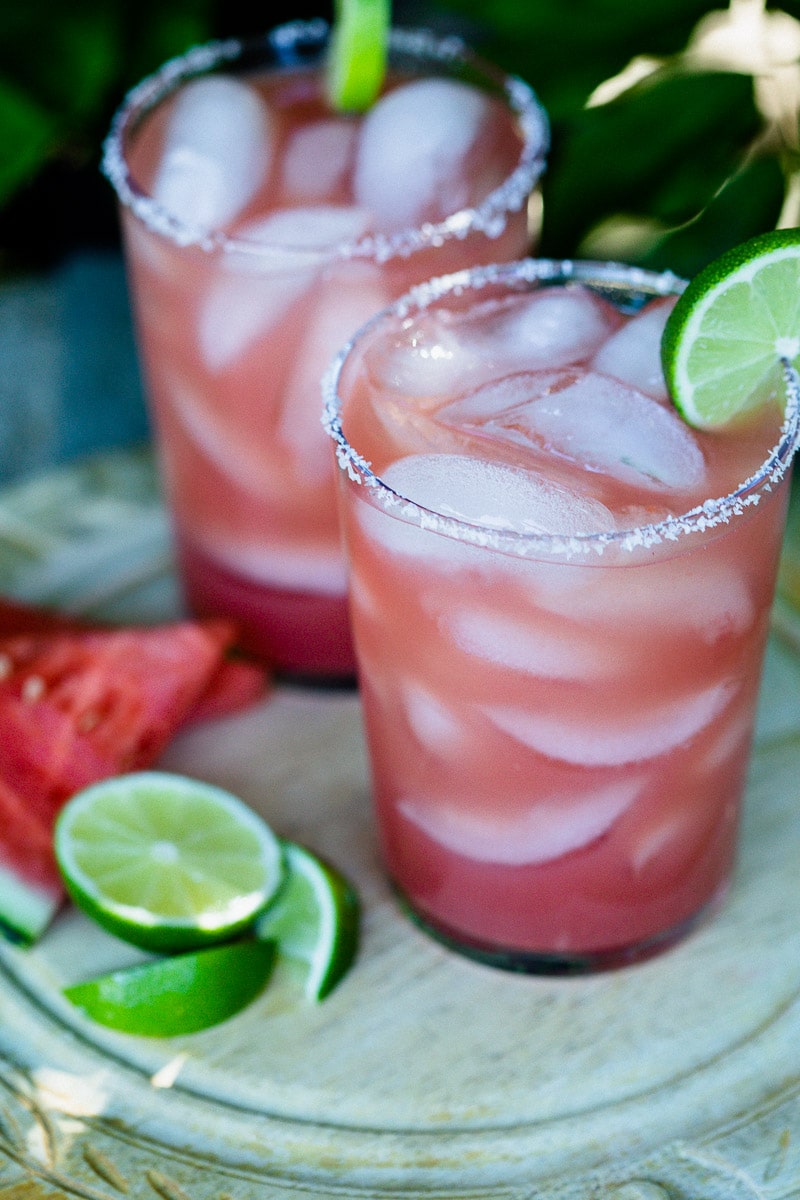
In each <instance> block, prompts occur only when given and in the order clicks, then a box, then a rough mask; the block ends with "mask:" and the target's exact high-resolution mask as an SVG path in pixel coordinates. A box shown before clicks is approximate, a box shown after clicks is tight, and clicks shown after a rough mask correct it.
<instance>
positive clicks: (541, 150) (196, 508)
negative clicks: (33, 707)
mask: <svg viewBox="0 0 800 1200" xmlns="http://www.w3.org/2000/svg"><path fill="white" fill-rule="evenodd" d="M328 41H329V28H328V25H327V24H326V23H325V22H323V21H310V22H303V21H298V22H293V23H291V24H288V25H285V26H281V27H279V28H277V29H275V30H274V31H272V32H271V33H270V34H268V35H267V36H265V37H264V38H262V39H258V40H255V41H247V42H240V41H237V40H229V41H224V42H219V43H214V44H212V45H208V46H203V47H199V48H195V49H193V50H191V51H190V52H189V53H187V54H186V55H185V56H183V57H182V58H179V59H177V60H175V61H172V62H169V63H167V64H166V65H165V66H164V67H163V68H162V69H161V70H159V71H158V72H157V73H156V74H155V75H154V76H152V77H151V78H148V79H146V80H145V81H144V82H143V83H141V84H140V85H139V86H138V87H136V88H135V89H134V90H133V91H132V92H131V94H130V95H129V96H128V97H127V99H126V100H125V102H124V103H123V105H122V107H121V109H120V111H119V112H118V114H117V115H116V117H115V119H114V122H113V126H112V129H111V132H110V134H109V137H108V139H107V142H106V148H105V156H104V169H105V172H106V174H107V176H108V177H109V179H110V180H111V182H112V183H113V185H114V187H115V189H116V191H117V194H118V198H119V201H120V206H121V219H122V227H123V233H124V242H125V247H126V256H127V265H128V272H129V280H130V288H131V294H132V301H133V306H134V311H135V319H136V328H137V337H138V343H139V348H140V354H141V360H142V364H143V373H144V378H145V384H146V391H147V393H148V397H149V401H150V407H151V412H152V415H153V418H154V426H155V433H156V439H157V444H158V449H159V455H160V460H161V464H162V470H163V479H164V483H165V491H166V496H167V500H168V504H169V508H170V511H171V513H172V516H173V523H174V533H175V544H176V549H177V557H178V562H179V567H180V574H181V577H182V581H183V585H184V590H185V594H186V597H187V600H188V604H189V607H190V608H191V609H192V610H193V611H194V612H195V613H196V614H199V615H224V616H229V617H234V618H236V620H237V622H238V624H239V627H240V630H241V633H242V640H243V643H244V645H245V646H246V647H248V648H250V649H251V650H254V651H256V652H257V653H259V654H262V655H264V656H266V657H267V659H268V660H270V661H271V662H272V663H273V664H274V666H275V667H276V669H277V670H278V671H279V672H280V673H281V674H283V675H286V676H294V677H295V678H298V679H309V680H314V681H317V682H326V681H327V682H337V681H342V680H347V679H348V678H350V679H351V678H352V675H353V671H354V661H353V652H352V645H351V640H350V632H349V627H348V622H347V606H346V579H345V566H344V561H343V557H342V551H341V543H340V534H339V528H338V524H337V518H336V500H335V483H334V474H335V473H334V467H333V456H332V454H331V449H330V444H329V442H328V439H327V438H326V437H325V434H324V432H323V430H322V427H321V422H320V412H321V400H320V390H319V384H320V376H321V374H322V372H323V370H324V368H325V366H326V365H327V364H328V362H329V361H330V359H331V358H332V356H333V354H334V353H335V352H336V350H338V348H339V347H340V346H341V345H342V343H343V342H344V341H345V340H346V339H347V338H348V337H349V336H350V335H351V334H352V333H353V332H354V330H355V329H356V328H358V326H359V325H361V324H362V323H363V322H364V321H365V320H366V319H367V317H368V316H370V315H371V314H372V313H374V312H376V311H378V310H379V309H381V308H382V307H384V306H385V305H386V304H387V303H389V301H390V300H391V299H393V298H395V297H397V296H399V295H400V294H402V293H403V292H404V291H405V290H407V289H408V288H409V287H410V286H411V285H412V284H413V283H415V282H420V281H421V280H423V279H425V278H427V277H428V276H429V275H431V274H434V273H438V272H443V271H452V270H454V269H457V268H459V267H462V266H466V265H468V264H471V263H477V262H487V261H489V260H491V259H496V258H499V259H512V258H515V257H518V256H519V254H521V253H524V252H525V251H526V249H527V246H528V243H529V239H530V236H531V214H533V215H534V216H535V214H536V212H537V211H538V210H537V208H536V203H535V199H534V200H532V197H534V198H535V195H536V187H537V182H538V180H539V177H540V175H541V172H542V170H543V166H544V154H545V150H546V146H547V140H548V127H547V120H546V116H545V114H544V112H543V110H542V109H541V107H540V105H539V103H538V101H537V99H536V97H535V95H534V93H533V92H532V91H531V89H530V88H529V87H528V86H527V85H526V84H524V83H523V82H522V81H520V80H519V79H516V78H511V77H508V76H506V75H505V74H503V73H502V72H501V71H499V70H497V69H496V68H494V67H493V66H491V65H490V64H488V63H485V62H483V61H482V60H480V59H479V58H477V57H476V56H475V55H474V54H472V53H471V51H470V50H469V49H467V47H465V46H464V45H463V43H462V42H461V41H459V40H458V39H456V38H436V37H434V36H432V35H431V34H429V33H426V32H422V31H409V30H399V29H396V30H394V31H393V32H392V33H391V35H390V49H389V69H388V76H387V79H388V84H387V87H388V90H389V91H390V92H392V97H396V96H397V95H398V94H399V90H400V89H399V88H398V85H399V84H403V83H405V84H408V83H410V82H414V84H415V85H416V91H415V93H414V96H415V99H414V105H415V106H414V105H412V108H411V110H408V108H407V109H406V110H404V112H403V113H401V119H400V120H399V121H398V119H397V112H396V110H397V107H398V106H397V104H394V106H387V105H381V103H378V104H377V105H376V106H375V107H374V108H373V109H372V110H371V112H370V113H369V114H367V115H366V116H365V117H363V118H362V117H354V116H342V115H340V114H333V113H331V112H330V111H329V109H328V107H327V104H326V100H325V90H324V89H325V85H324V63H325V56H326V51H327V47H328ZM198 82H201V84H202V86H201V87H200V88H199V89H198ZM243 82H247V83H248V84H249V85H250V86H249V87H248V88H247V89H246V90H247V92H248V94H247V95H245V96H243V95H242V90H243V89H242V84H243ZM209 84H210V85H211V86H210V87H209ZM443 85H446V86H443ZM453 85H457V88H458V89H460V90H458V91H457V92H456V93H454V92H453V90H452V87H453ZM259 94H260V99H259ZM187 95H191V100H190V101H187V100H186V96H187ZM392 97H389V96H387V97H385V99H391V98H392ZM476 97H480V98H481V99H480V101H478V100H477V99H476ZM265 104H266V106H267V113H266V115H265V113H264V111H263V110H264V105H265ZM179 106H182V107H179ZM400 107H401V108H402V105H401V106H400ZM387 108H388V116H387ZM409 111H411V116H410V117H409ZM176 113H178V115H177V116H175V114H176ZM187 113H188V115H187ZM487 113H490V114H491V116H487ZM170 114H171V115H170ZM170 122H171V123H170ZM465 129H467V130H471V131H472V133H471V134H469V135H466V134H465V133H464V130H465ZM165 130H166V131H165ZM473 135H474V136H473ZM470 136H473V143H474V144H473V143H470ZM459 147H460V149H459ZM459 154H461V158H459ZM442 156H443V159H442ZM441 161H444V162H445V168H444V169H443V171H444V173H443V175H442V177H441V178H439V177H438V176H437V175H436V171H437V170H440V169H442V168H441ZM437 162H439V164H440V165H439V167H437ZM447 163H450V165H451V166H452V169H453V172H455V174H453V175H452V177H451V176H449V175H448V174H447ZM165 164H166V166H165ZM453 164H455V166H453ZM170 171H171V174H170Z"/></svg>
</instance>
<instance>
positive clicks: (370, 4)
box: [327, 0, 391, 113]
mask: <svg viewBox="0 0 800 1200" xmlns="http://www.w3.org/2000/svg"><path fill="white" fill-rule="evenodd" d="M390 20H391V3H390V0H337V3H336V18H335V22H334V26H333V30H332V33H331V40H330V47H329V50H328V64H327V67H328V69H327V90H328V100H329V103H330V105H331V107H332V108H333V109H335V110H336V111H337V112H345V113H347V112H350V113H360V112H366V110H367V109H368V108H369V107H370V105H371V104H372V103H373V102H374V101H375V99H376V98H377V96H378V94H379V92H380V90H381V86H382V85H383V80H384V76H385V74H386V57H387V48H388V40H389V24H390Z"/></svg>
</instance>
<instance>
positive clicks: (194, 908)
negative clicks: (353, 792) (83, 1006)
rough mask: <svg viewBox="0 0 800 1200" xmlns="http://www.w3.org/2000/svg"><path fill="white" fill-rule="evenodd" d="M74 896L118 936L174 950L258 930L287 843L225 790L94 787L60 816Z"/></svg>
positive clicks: (187, 785)
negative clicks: (253, 928) (283, 844)
mask: <svg viewBox="0 0 800 1200" xmlns="http://www.w3.org/2000/svg"><path fill="white" fill-rule="evenodd" d="M55 854H56V860H57V862H58V865H59V868H60V870H61V874H62V875H63V877H64V882H65V884H66V887H67V891H68V892H69V893H70V895H71V896H72V898H73V900H74V901H75V903H76V904H77V905H79V907H81V908H82V909H84V911H85V912H87V913H88V914H89V916H91V917H93V918H94V919H95V920H96V921H97V922H98V924H100V925H102V926H104V928H106V929H108V930H109V931H110V932H111V933H113V934H116V936H117V937H120V938H123V939H124V940H125V941H127V942H133V943H134V945H137V946H142V947H144V948H145V949H147V950H158V951H164V952H174V951H178V950H189V949H193V948H195V947H199V946H205V945H209V944H211V943H213V942H219V941H227V940H230V939H231V938H233V937H235V936H236V935H237V934H239V933H240V932H241V931H242V930H244V929H246V928H248V926H250V925H252V924H253V922H254V920H255V918H256V917H257V916H258V915H259V913H261V911H262V910H263V909H264V908H265V907H266V906H267V904H268V903H269V901H270V900H271V899H272V897H273V895H274V894H275V892H276V891H277V889H278V887H279V885H280V882H281V879H282V876H283V859H282V854H281V848H280V843H279V842H278V839H277V838H276V837H275V835H274V834H273V833H272V831H271V830H270V828H269V827H268V826H267V825H266V824H265V822H264V821H262V819H261V818H260V817H259V816H258V815H257V814H256V813H254V812H253V811H252V810H251V809H249V808H248V807H247V805H246V804H244V803H243V802H242V801H241V800H239V799H238V798H237V797H236V796H233V795H231V793H229V792H226V791H223V790H222V789H221V788H217V787H213V786H211V785H210V784H207V783H201V782H200V781H199V780H196V779H188V778H186V777H185V776H182V775H172V774H168V773H166V772H159V771H141V772H135V773H132V774H129V775H119V776H117V777H116V778H113V779H108V780H105V781H104V782H102V783H97V784H94V785H93V786H92V787H88V788H85V789H84V790H83V791H81V792H78V793H77V794H76V795H75V796H73V798H72V799H71V800H70V801H69V803H68V804H66V805H65V807H64V808H63V809H62V810H61V813H60V814H59V816H58V820H57V822H56V828H55Z"/></svg>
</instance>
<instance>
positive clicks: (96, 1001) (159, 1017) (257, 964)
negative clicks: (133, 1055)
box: [64, 939, 275, 1037]
mask: <svg viewBox="0 0 800 1200" xmlns="http://www.w3.org/2000/svg"><path fill="white" fill-rule="evenodd" d="M274 958H275V947H274V945H271V944H270V943H269V942H259V941H255V940H253V939H249V940H247V941H239V942H231V943H229V944H227V945H225V946H212V947H211V948H210V949H208V950H195V951H193V952H191V953H188V954H176V955H173V956H172V957H170V958H162V959H157V960H156V961H154V962H146V963H139V964H137V965H136V966H134V967H125V968H123V969H122V970H119V971H112V972H111V973H110V974H109V975H101V976H100V977H99V978H97V979H90V980H87V982H86V983H76V984H73V985H72V986H71V987H67V988H64V995H65V996H66V997H67V999H68V1000H70V1001H71V1002H72V1003H73V1004H74V1005H76V1006H77V1007H78V1008H81V1009H83V1011H84V1012H85V1013H86V1015H87V1016H88V1017H91V1019H92V1020H93V1021H97V1022H98V1024H100V1025H107V1026H108V1027H109V1028H111V1029H118V1030H119V1031H120V1032H122V1033H138V1034H140V1035H142V1036H143V1037H176V1036H179V1035H180V1034H184V1033H197V1032H198V1030H200V1029H208V1028H209V1027H210V1026H212V1025H218V1024H219V1023H220V1021H227V1020H228V1018H229V1017H232V1016H234V1015H235V1014H236V1013H237V1012H239V1011H240V1010H241V1009H243V1008H244V1007H245V1005H247V1004H249V1003H250V1001H251V1000H254V999H255V997H256V996H257V995H258V994H259V992H260V991H261V990H262V988H263V987H264V985H265V983H266V982H267V980H268V979H269V976H270V972H271V970H272V965H273V962H274Z"/></svg>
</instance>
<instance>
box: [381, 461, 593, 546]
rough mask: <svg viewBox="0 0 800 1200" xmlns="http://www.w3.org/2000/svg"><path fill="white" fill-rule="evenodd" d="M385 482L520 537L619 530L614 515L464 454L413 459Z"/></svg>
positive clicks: (395, 467) (434, 507)
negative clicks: (523, 534) (521, 534)
mask: <svg viewBox="0 0 800 1200" xmlns="http://www.w3.org/2000/svg"><path fill="white" fill-rule="evenodd" d="M384 479H385V481H386V482H387V483H388V484H389V486H390V487H391V488H393V489H394V490H395V491H396V492H399V493H400V494H401V495H402V496H405V497H406V498H407V499H410V500H413V501H414V502H415V503H417V504H420V505H422V506H423V507H424V508H426V509H429V510H431V511H433V512H436V513H440V514H442V515H444V516H446V517H455V518H456V519H458V520H460V521H466V522H470V523H472V524H477V525H483V526H487V527H488V528H489V529H496V530H507V531H515V532H518V533H544V534H561V535H567V536H570V535H574V534H579V533H586V532H597V531H598V530H607V529H613V528H615V523H614V518H613V516H612V514H611V513H610V512H609V510H608V509H607V508H606V507H605V506H604V505H602V504H600V503H598V502H597V501H595V500H591V499H589V498H587V497H584V496H579V495H576V494H574V493H573V492H570V491H568V490H567V489H566V488H565V487H562V486H560V485H559V484H556V483H551V482H549V481H548V480H546V479H542V478H540V477H539V476H538V475H535V474H533V473H531V472H529V471H524V470H521V469H519V468H517V467H511V466H506V465H505V464H504V463H497V462H490V461H488V460H485V459H480V458H472V457H467V456H465V455H460V454H413V455H409V456H408V457H406V458H402V459H398V461H397V462H395V463H392V465H391V466H390V467H389V468H388V469H387V471H386V472H385V473H384Z"/></svg>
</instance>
